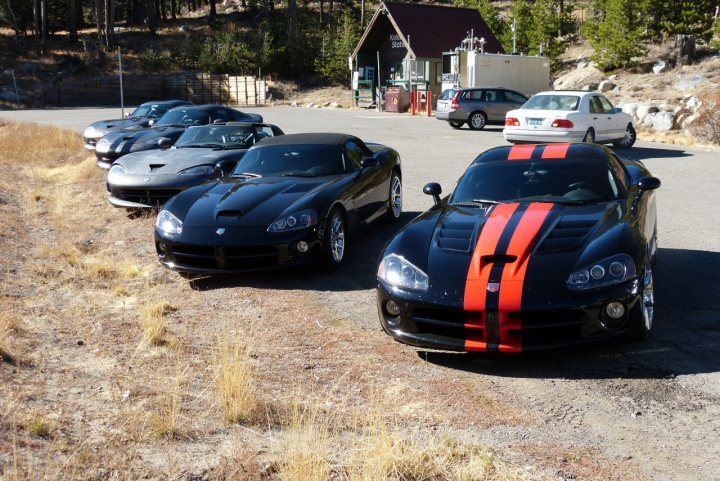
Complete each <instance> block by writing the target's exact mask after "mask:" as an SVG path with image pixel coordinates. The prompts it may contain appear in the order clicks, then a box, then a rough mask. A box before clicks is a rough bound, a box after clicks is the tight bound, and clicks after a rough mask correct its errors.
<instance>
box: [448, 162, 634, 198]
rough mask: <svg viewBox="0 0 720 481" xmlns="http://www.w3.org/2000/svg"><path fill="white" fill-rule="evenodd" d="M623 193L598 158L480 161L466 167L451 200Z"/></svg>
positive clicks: (605, 165)
mask: <svg viewBox="0 0 720 481" xmlns="http://www.w3.org/2000/svg"><path fill="white" fill-rule="evenodd" d="M623 195H624V191H623V190H622V185H621V184H620V183H619V182H618V180H617V179H616V177H615V175H614V173H613V171H612V170H611V169H610V168H609V167H608V165H607V163H606V162H604V161H600V160H583V159H577V160H570V159H563V160H557V161H555V160H550V161H548V160H540V161H530V160H528V161H511V162H510V161H499V162H481V163H479V164H473V165H471V166H470V168H468V170H467V172H465V175H464V176H463V177H462V179H460V182H459V183H458V185H457V187H456V188H455V192H454V193H453V195H452V198H451V199H450V202H451V203H463V202H473V201H474V202H480V201H485V202H490V203H493V202H524V201H527V202H555V203H568V204H574V203H592V202H603V201H607V200H611V199H616V198H618V197H621V196H623Z"/></svg>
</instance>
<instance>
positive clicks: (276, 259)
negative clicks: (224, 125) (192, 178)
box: [155, 134, 402, 273]
mask: <svg viewBox="0 0 720 481" xmlns="http://www.w3.org/2000/svg"><path fill="white" fill-rule="evenodd" d="M400 169H401V166H400V156H399V155H398V153H397V152H396V151H395V150H393V149H391V148H389V147H385V146H383V145H378V144H365V143H364V142H363V141H362V140H360V139H358V138H357V137H353V136H351V135H343V134H294V135H282V136H279V137H272V138H269V139H266V140H263V141H262V142H260V143H259V144H257V145H255V146H253V147H252V148H250V149H249V150H248V151H247V153H246V154H245V155H244V156H243V158H242V159H241V160H240V162H238V164H237V166H236V167H235V170H234V171H233V173H232V174H231V175H230V176H228V177H224V178H222V179H221V180H218V181H216V182H209V183H206V184H203V185H200V186H197V187H191V188H190V189H187V190H185V191H183V192H181V193H180V194H178V195H176V196H175V197H173V198H172V199H170V200H169V201H168V203H167V204H165V207H164V208H163V209H162V210H161V211H160V213H159V214H158V217H157V222H156V225H155V246H156V249H157V253H158V256H159V257H160V261H161V262H162V263H163V265H165V267H168V268H170V269H174V270H177V271H183V272H200V273H222V272H243V271H253V270H262V269H268V268H273V267H277V266H281V265H290V264H297V263H301V262H305V261H307V260H309V259H310V258H311V257H313V254H317V256H318V257H319V258H320V259H321V260H322V261H323V263H324V264H325V265H326V266H327V267H330V268H333V267H337V266H339V265H340V264H341V263H342V261H343V259H344V258H345V254H346V251H347V245H346V239H347V235H348V233H349V232H351V229H352V228H353V227H354V226H356V225H358V224H365V223H369V222H371V221H373V220H375V219H377V218H379V217H381V216H383V215H385V216H386V217H387V218H389V219H390V220H397V219H398V218H399V217H400V213H401V211H402V184H401V181H400V179H401V170H400Z"/></svg>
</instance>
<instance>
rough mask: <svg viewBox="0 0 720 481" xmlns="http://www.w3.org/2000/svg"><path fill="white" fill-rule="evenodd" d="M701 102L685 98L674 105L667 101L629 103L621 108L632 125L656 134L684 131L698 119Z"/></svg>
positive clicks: (696, 99)
mask: <svg viewBox="0 0 720 481" xmlns="http://www.w3.org/2000/svg"><path fill="white" fill-rule="evenodd" d="M701 105H702V102H701V101H700V99H698V98H697V97H695V96H687V97H684V98H682V99H681V100H680V102H679V103H677V104H674V103H670V102H667V101H662V102H661V101H650V102H631V103H626V104H623V105H622V106H621V108H622V110H623V112H625V113H627V114H629V115H631V116H632V118H633V123H634V124H635V125H639V126H642V127H645V128H648V129H652V130H655V131H658V132H666V131H668V130H673V129H686V128H689V127H690V126H692V123H693V121H695V120H696V119H697V118H698V110H699V108H700V106H701Z"/></svg>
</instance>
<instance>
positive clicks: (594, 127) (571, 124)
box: [503, 90, 636, 147]
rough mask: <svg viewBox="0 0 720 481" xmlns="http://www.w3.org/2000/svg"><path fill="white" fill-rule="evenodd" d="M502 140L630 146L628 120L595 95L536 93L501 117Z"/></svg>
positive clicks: (631, 133) (631, 131) (632, 131)
mask: <svg viewBox="0 0 720 481" xmlns="http://www.w3.org/2000/svg"><path fill="white" fill-rule="evenodd" d="M503 136H504V137H505V140H507V141H508V142H511V143H515V142H597V143H608V142H612V143H613V145H615V146H617V147H632V145H633V144H634V143H635V138H636V133H635V128H634V127H633V124H632V117H631V116H630V115H628V114H626V113H625V112H623V111H622V110H621V109H619V108H615V107H613V105H612V103H611V102H610V100H608V98H607V97H605V96H604V95H603V94H601V93H598V92H586V91H584V90H558V91H551V92H540V93H538V94H536V95H535V96H533V97H532V98H531V99H530V100H528V101H527V102H525V104H524V105H523V106H522V107H520V108H519V109H517V110H511V111H510V112H508V113H507V114H506V115H505V129H504V130H503Z"/></svg>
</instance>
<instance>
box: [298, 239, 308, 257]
mask: <svg viewBox="0 0 720 481" xmlns="http://www.w3.org/2000/svg"><path fill="white" fill-rule="evenodd" d="M308 249H310V246H309V245H308V243H307V242H305V241H300V242H298V243H297V250H298V252H299V253H300V254H307V251H308Z"/></svg>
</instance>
